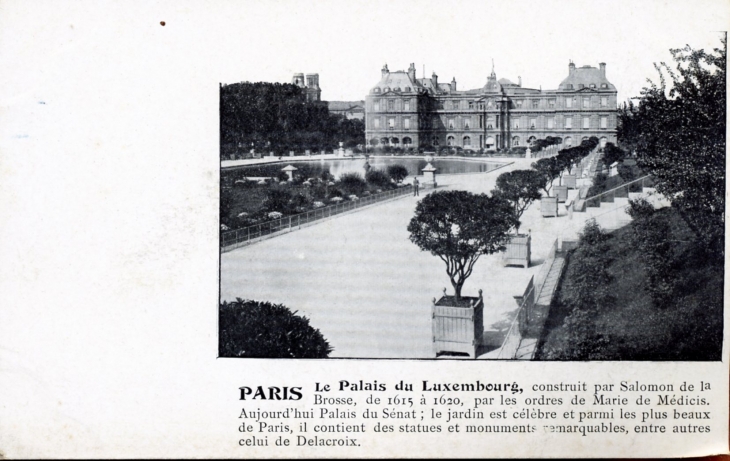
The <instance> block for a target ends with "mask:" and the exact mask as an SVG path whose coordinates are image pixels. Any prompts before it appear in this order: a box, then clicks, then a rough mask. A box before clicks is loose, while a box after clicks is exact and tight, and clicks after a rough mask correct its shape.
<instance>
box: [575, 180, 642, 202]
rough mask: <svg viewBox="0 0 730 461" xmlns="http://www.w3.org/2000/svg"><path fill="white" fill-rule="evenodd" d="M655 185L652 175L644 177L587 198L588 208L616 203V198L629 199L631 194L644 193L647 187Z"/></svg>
mask: <svg viewBox="0 0 730 461" xmlns="http://www.w3.org/2000/svg"><path fill="white" fill-rule="evenodd" d="M653 185H654V178H652V177H651V175H646V176H642V177H641V178H639V179H634V180H633V181H630V182H627V183H624V184H621V185H620V186H618V187H614V188H613V189H610V190H607V191H604V192H601V193H600V194H595V195H592V196H590V197H586V198H585V202H586V206H589V207H598V206H601V202H614V201H615V199H616V198H628V197H629V192H642V191H643V190H644V188H645V187H652V186H653Z"/></svg>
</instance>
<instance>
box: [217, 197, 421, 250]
mask: <svg viewBox="0 0 730 461" xmlns="http://www.w3.org/2000/svg"><path fill="white" fill-rule="evenodd" d="M412 193H413V186H412V185H410V184H408V185H405V186H403V187H399V188H397V189H393V190H389V191H385V192H380V193H377V194H373V195H368V196H366V197H360V198H358V199H357V200H350V201H343V202H341V203H338V204H335V205H329V206H325V207H322V208H317V209H314V210H310V211H306V212H304V213H299V214H295V215H291V216H284V217H282V218H279V219H274V220H271V221H266V222H263V223H261V224H254V225H251V226H247V227H242V228H240V229H235V230H231V231H226V232H221V234H220V235H221V237H220V246H221V252H226V251H231V250H233V249H235V248H239V247H242V246H245V245H249V244H251V243H255V242H257V241H259V240H262V239H263V238H264V237H268V236H274V235H279V234H283V233H285V232H291V231H293V230H298V229H301V228H302V227H306V226H307V225H308V224H310V223H313V222H315V221H321V220H323V219H327V218H330V217H332V216H336V215H338V214H342V213H345V212H347V211H351V210H355V209H357V208H362V207H365V206H368V205H372V204H374V203H378V202H383V201H385V200H390V199H393V198H396V197H402V196H405V195H408V194H412Z"/></svg>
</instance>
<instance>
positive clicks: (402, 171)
mask: <svg viewBox="0 0 730 461" xmlns="http://www.w3.org/2000/svg"><path fill="white" fill-rule="evenodd" d="M386 171H387V173H388V176H390V178H391V179H392V180H393V181H395V182H397V183H398V182H401V181H403V180H404V179H406V177H407V176H408V168H406V167H405V166H403V165H401V164H398V163H396V164H395V165H388V169H387V170H386Z"/></svg>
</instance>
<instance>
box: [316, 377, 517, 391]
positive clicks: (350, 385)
mask: <svg viewBox="0 0 730 461" xmlns="http://www.w3.org/2000/svg"><path fill="white" fill-rule="evenodd" d="M336 389H337V390H339V391H341V392H344V391H368V392H373V391H379V392H384V391H386V390H387V386H386V385H385V384H384V383H379V382H377V381H373V382H365V381H362V380H360V381H357V382H350V381H344V380H343V381H340V382H339V383H338V385H337V387H336ZM394 389H395V390H396V391H413V384H410V383H405V382H403V381H400V382H399V383H398V384H396V385H395V387H394ZM331 390H332V386H330V385H329V384H322V383H315V385H314V391H315V392H329V391H331ZM420 390H421V391H423V392H484V391H486V392H512V393H513V394H521V393H522V388H521V387H520V386H519V385H518V384H517V383H516V382H513V383H483V382H481V381H476V382H473V383H431V382H429V381H423V382H422V387H421V389H420Z"/></svg>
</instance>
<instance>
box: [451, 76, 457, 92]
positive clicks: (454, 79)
mask: <svg viewBox="0 0 730 461" xmlns="http://www.w3.org/2000/svg"><path fill="white" fill-rule="evenodd" d="M451 91H456V77H454V78H452V79H451Z"/></svg>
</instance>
